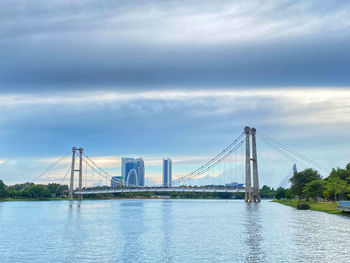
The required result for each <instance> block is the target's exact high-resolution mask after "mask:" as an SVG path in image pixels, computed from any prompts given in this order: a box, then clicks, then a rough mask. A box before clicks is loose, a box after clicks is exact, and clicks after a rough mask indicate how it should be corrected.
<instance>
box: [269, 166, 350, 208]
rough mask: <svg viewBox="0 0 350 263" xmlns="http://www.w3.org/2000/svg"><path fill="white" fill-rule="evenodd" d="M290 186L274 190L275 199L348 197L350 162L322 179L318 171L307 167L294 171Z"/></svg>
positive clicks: (349, 191) (336, 199)
mask: <svg viewBox="0 0 350 263" xmlns="http://www.w3.org/2000/svg"><path fill="white" fill-rule="evenodd" d="M290 182H291V187H290V188H288V189H284V188H281V187H279V188H278V189H277V190H276V195H275V198H276V199H284V198H286V199H292V198H298V199H306V200H309V199H313V200H314V201H316V202H317V201H318V200H321V199H322V200H327V201H339V200H349V199H350V163H348V164H347V165H346V167H345V168H339V167H338V168H337V169H334V168H333V169H332V171H331V173H330V174H329V176H328V177H326V178H324V179H322V177H321V175H320V174H319V173H318V171H316V170H314V169H311V168H308V169H305V170H303V171H301V172H298V173H294V175H293V176H292V177H291V178H290Z"/></svg>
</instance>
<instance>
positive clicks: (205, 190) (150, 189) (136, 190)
mask: <svg viewBox="0 0 350 263" xmlns="http://www.w3.org/2000/svg"><path fill="white" fill-rule="evenodd" d="M244 191H245V190H244V188H243V187H242V188H200V187H198V188H188V187H144V188H115V189H98V190H82V191H74V194H82V195H84V194H108V193H142V192H185V193H243V192H244Z"/></svg>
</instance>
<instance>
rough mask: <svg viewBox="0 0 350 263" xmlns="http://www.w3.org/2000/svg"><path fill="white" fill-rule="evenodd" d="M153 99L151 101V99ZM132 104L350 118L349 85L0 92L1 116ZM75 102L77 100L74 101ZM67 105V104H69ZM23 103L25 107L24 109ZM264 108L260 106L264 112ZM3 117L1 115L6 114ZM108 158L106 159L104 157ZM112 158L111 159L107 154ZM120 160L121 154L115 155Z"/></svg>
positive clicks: (269, 118) (304, 118)
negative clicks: (56, 108)
mask: <svg viewBox="0 0 350 263" xmlns="http://www.w3.org/2000/svg"><path fill="white" fill-rule="evenodd" d="M149 102H151V103H149ZM87 104H89V105H90V106H89V109H94V108H95V109H101V108H107V107H108V108H111V109H114V110H118V109H122V108H123V107H124V108H125V107H128V108H129V109H130V111H129V112H130V113H133V112H135V113H137V112H140V113H141V112H145V110H146V109H147V112H150V113H151V114H156V113H161V112H164V111H166V110H168V111H172V110H175V109H181V108H182V107H183V106H185V107H190V108H188V109H187V110H188V111H191V107H192V109H193V112H191V116H192V117H196V116H197V117H198V116H205V115H221V116H222V115H225V114H231V113H234V112H236V111H240V110H243V109H245V110H249V111H257V112H259V111H264V112H265V113H264V114H266V116H264V118H265V120H266V122H269V123H284V124H287V125H297V124H306V123H313V124H322V123H328V124H330V123H347V124H348V123H350V90H349V89H336V88H329V89H317V88H315V89H255V90H254V89H252V90H220V89H218V90H214V89H212V90H202V91H199V90H186V91H185V90H169V91H145V92H138V93H130V92H129V93H125V92H124V93H123V92H111V91H109V92H88V93H84V92H79V93H71V94H69V93H65V94H60V95H47V96H39V95H27V94H25V95H24V94H3V95H0V105H1V112H2V113H3V114H2V116H1V119H3V120H6V119H7V118H9V117H11V113H16V114H21V113H22V112H23V114H29V112H30V111H33V110H35V109H40V107H45V106H54V105H62V106H64V107H66V108H67V109H70V110H77V109H82V108H85V107H86V105H87ZM72 105H74V106H72ZM64 107H63V108H64ZM19 109H26V110H23V111H20V112H19ZM259 114H260V112H259ZM1 119H0V120H1ZM101 161H103V160H101ZM105 161H108V160H105ZM110 161H117V160H110Z"/></svg>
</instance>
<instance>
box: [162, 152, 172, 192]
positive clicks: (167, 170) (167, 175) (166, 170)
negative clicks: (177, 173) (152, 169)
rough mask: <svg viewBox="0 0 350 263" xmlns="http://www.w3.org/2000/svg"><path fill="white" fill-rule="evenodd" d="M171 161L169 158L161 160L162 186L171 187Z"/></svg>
mask: <svg viewBox="0 0 350 263" xmlns="http://www.w3.org/2000/svg"><path fill="white" fill-rule="evenodd" d="M172 163H173V162H172V160H171V159H170V158H167V159H163V186H164V187H171V180H172V166H173V165H172Z"/></svg>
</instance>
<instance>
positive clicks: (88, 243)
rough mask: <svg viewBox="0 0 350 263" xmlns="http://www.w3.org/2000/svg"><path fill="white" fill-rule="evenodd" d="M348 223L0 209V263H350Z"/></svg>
mask: <svg viewBox="0 0 350 263" xmlns="http://www.w3.org/2000/svg"><path fill="white" fill-rule="evenodd" d="M349 244H350V218H347V217H343V216H339V215H330V214H326V213H322V212H316V211H299V210H296V209H293V208H291V207H287V206H283V205H280V204H277V203H272V202H269V201H263V202H262V203H259V204H247V203H245V202H244V201H241V200H101V201H100V200H99V201H88V200H86V201H82V202H78V201H74V202H72V203H70V202H68V201H47V202H46V201H42V202H17V201H13V202H0V261H1V262H16V263H17V262H45V263H47V262H79V263H80V262H350V245H349Z"/></svg>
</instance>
